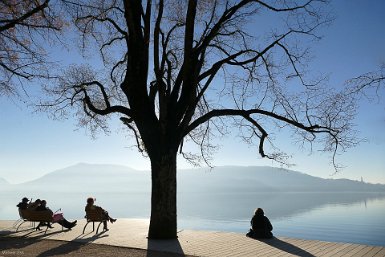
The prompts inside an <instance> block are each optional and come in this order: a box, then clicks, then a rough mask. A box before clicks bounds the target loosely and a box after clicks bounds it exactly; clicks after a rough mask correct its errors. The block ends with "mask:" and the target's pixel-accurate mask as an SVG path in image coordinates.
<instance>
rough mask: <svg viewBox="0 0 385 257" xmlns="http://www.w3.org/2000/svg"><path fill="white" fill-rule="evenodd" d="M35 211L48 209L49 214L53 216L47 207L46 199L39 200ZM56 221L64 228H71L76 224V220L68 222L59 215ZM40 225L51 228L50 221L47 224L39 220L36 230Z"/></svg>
mask: <svg viewBox="0 0 385 257" xmlns="http://www.w3.org/2000/svg"><path fill="white" fill-rule="evenodd" d="M36 211H48V212H50V214H51V216H54V213H53V212H52V211H51V209H50V208H48V207H47V201H46V200H42V201H41V203H40V205H39V206H38V207H37V208H36ZM56 222H57V223H59V224H60V225H62V226H63V227H65V228H68V229H71V228H73V227H75V226H76V223H77V220H75V221H73V222H69V221H68V220H66V219H65V218H64V217H63V216H62V215H61V219H60V220H57V221H56ZM40 226H47V227H49V228H53V227H52V226H51V224H50V223H48V224H47V223H45V222H40V223H39V225H38V226H37V227H36V230H40Z"/></svg>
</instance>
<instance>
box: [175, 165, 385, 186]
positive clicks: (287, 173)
mask: <svg viewBox="0 0 385 257" xmlns="http://www.w3.org/2000/svg"><path fill="white" fill-rule="evenodd" d="M179 175H180V178H181V180H182V181H181V182H182V183H183V180H185V181H186V183H188V184H190V185H189V186H187V188H189V189H192V188H195V191H197V190H198V191H200V190H207V191H213V190H221V191H222V190H228V191H233V190H236V191H237V192H251V191H263V192H341V191H344V192H347V191H352V192H385V185H382V184H370V183H365V182H360V181H353V180H348V179H323V178H319V177H314V176H310V175H307V174H304V173H301V172H297V171H292V170H287V169H282V168H274V167H265V166H251V167H239V166H223V167H216V168H214V169H212V170H211V171H207V169H206V171H204V169H198V170H184V171H183V170H182V171H181V172H179ZM191 183H195V185H194V186H191ZM179 185H180V184H179ZM184 188H185V187H184V186H183V185H180V186H179V190H184Z"/></svg>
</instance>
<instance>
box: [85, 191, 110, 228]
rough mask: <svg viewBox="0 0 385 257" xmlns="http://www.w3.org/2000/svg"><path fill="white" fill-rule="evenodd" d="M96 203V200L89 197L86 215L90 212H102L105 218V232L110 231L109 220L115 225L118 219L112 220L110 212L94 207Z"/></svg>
mask: <svg viewBox="0 0 385 257" xmlns="http://www.w3.org/2000/svg"><path fill="white" fill-rule="evenodd" d="M95 201H96V199H95V198H93V197H88V198H87V205H86V207H85V211H86V213H87V212H88V211H98V212H100V213H101V215H102V217H103V219H105V220H104V221H103V230H105V231H108V228H107V220H109V221H110V222H111V223H114V222H115V221H116V219H113V218H111V217H110V216H109V214H108V212H107V211H106V210H104V209H103V208H102V207H100V206H97V205H94V203H95Z"/></svg>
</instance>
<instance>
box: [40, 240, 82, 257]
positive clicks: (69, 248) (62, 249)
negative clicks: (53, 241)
mask: <svg viewBox="0 0 385 257" xmlns="http://www.w3.org/2000/svg"><path fill="white" fill-rule="evenodd" d="M83 246H84V244H83V243H78V242H73V241H69V242H65V243H64V244H61V245H59V246H57V247H55V248H52V249H49V250H47V251H45V252H42V253H40V254H39V255H38V256H37V257H47V256H55V255H69V254H71V253H72V252H76V251H78V250H79V249H80V248H81V247H83Z"/></svg>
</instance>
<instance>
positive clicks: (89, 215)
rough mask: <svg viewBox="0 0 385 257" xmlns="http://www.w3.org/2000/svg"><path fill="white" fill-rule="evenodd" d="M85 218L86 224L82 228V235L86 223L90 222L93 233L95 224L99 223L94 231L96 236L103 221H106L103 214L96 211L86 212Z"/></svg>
mask: <svg viewBox="0 0 385 257" xmlns="http://www.w3.org/2000/svg"><path fill="white" fill-rule="evenodd" d="M85 218H86V220H87V223H86V225H85V226H84V228H83V234H84V231H85V230H86V227H87V225H88V223H90V222H92V231H95V222H99V225H98V228H97V229H96V234H97V233H98V231H99V227H100V225H102V223H103V222H104V221H107V220H108V219H107V217H106V216H105V214H104V213H103V212H102V211H100V210H98V209H96V210H88V211H86V216H85Z"/></svg>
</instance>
